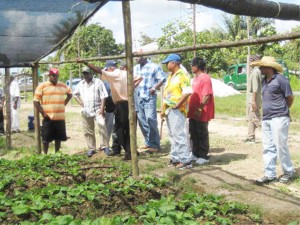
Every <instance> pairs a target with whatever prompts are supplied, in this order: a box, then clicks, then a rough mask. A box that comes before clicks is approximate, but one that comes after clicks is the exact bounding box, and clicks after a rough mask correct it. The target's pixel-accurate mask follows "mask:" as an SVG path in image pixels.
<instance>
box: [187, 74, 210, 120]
mask: <svg viewBox="0 0 300 225" xmlns="http://www.w3.org/2000/svg"><path fill="white" fill-rule="evenodd" d="M192 88H193V93H192V94H191V96H190V100H189V111H188V116H187V117H188V118H192V119H195V120H198V121H202V122H208V121H210V120H211V119H213V118H214V116H215V103H214V95H213V88H212V82H211V78H210V76H209V75H208V74H206V73H203V74H201V75H199V76H197V77H195V78H194V80H193V84H192ZM207 95H209V100H208V102H207V103H206V105H205V106H204V107H203V109H202V111H201V114H200V117H197V116H196V115H195V112H196V110H198V109H199V107H200V103H202V101H203V97H204V96H207Z"/></svg>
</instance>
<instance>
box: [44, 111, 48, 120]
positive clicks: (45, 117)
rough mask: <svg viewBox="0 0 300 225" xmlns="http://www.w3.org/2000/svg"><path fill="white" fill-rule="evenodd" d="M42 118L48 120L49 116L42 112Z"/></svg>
mask: <svg viewBox="0 0 300 225" xmlns="http://www.w3.org/2000/svg"><path fill="white" fill-rule="evenodd" d="M43 118H44V120H50V117H49V116H48V115H47V113H45V112H44V113H43Z"/></svg>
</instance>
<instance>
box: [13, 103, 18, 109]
mask: <svg viewBox="0 0 300 225" xmlns="http://www.w3.org/2000/svg"><path fill="white" fill-rule="evenodd" d="M17 106H18V104H17V103H16V102H14V106H13V108H14V109H15V110H16V109H17Z"/></svg>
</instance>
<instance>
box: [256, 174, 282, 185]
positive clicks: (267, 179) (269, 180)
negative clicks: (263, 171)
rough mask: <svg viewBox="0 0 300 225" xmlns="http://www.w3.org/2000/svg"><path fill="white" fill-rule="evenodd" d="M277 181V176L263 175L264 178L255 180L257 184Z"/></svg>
mask: <svg viewBox="0 0 300 225" xmlns="http://www.w3.org/2000/svg"><path fill="white" fill-rule="evenodd" d="M276 181H277V178H276V177H266V176H264V177H262V178H259V179H257V180H256V181H255V183H256V184H257V185H262V184H270V183H274V182H276Z"/></svg>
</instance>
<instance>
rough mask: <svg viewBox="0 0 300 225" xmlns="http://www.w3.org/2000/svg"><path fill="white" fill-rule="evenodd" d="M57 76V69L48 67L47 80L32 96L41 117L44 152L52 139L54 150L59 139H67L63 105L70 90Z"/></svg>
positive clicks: (67, 98) (67, 99) (68, 98)
mask: <svg viewBox="0 0 300 225" xmlns="http://www.w3.org/2000/svg"><path fill="white" fill-rule="evenodd" d="M58 76H59V71H58V69H56V68H52V69H50V71H49V81H46V82H44V83H42V84H40V85H39V86H38V87H37V88H36V90H35V93H34V98H33V102H34V105H35V107H36V108H37V110H38V111H39V112H40V114H41V115H42V117H43V121H42V124H43V126H42V141H43V150H44V153H45V154H47V153H48V148H49V143H50V142H52V141H53V140H54V141H55V152H58V151H59V149H60V146H61V141H66V140H67V135H66V124H65V106H66V105H67V104H68V102H69V101H70V99H71V98H72V91H71V89H70V88H69V87H68V86H67V85H66V84H64V83H62V82H60V81H58ZM65 95H67V97H66V98H65Z"/></svg>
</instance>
